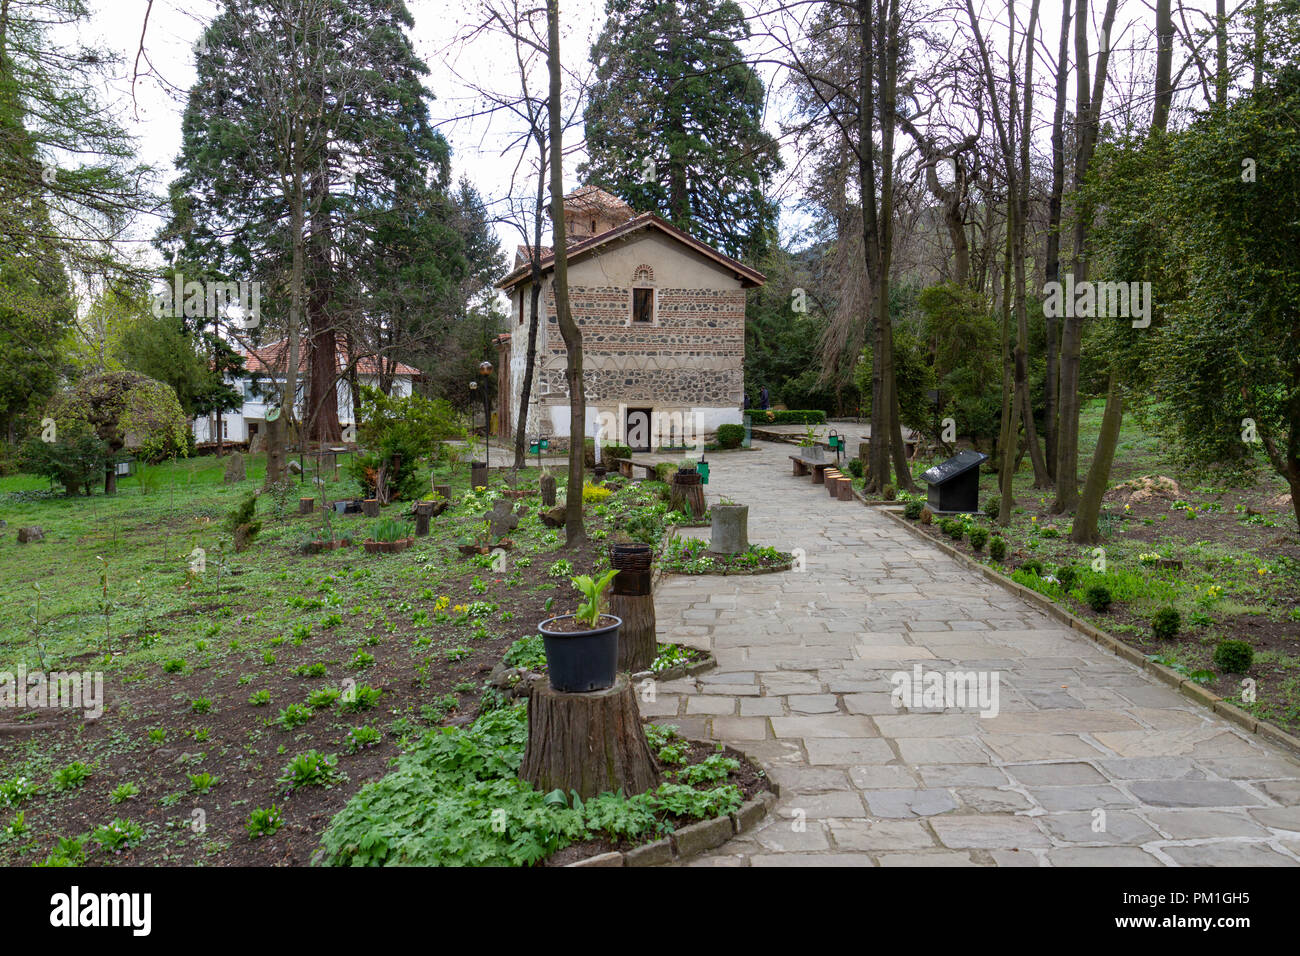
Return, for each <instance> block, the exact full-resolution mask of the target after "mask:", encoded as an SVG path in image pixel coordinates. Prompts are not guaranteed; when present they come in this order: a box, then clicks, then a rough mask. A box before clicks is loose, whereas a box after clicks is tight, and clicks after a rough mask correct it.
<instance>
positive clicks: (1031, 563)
mask: <svg viewBox="0 0 1300 956" xmlns="http://www.w3.org/2000/svg"><path fill="white" fill-rule="evenodd" d="M1018 570H1020V571H1024V572H1026V573H1028V574H1033V575H1037V576H1038V577H1040V578H1041V577H1042V576H1043V562H1042V561H1039V560H1038V559H1036V558H1030V559H1029V560H1028V561H1023V562H1021V564H1020V567H1019V568H1018Z"/></svg>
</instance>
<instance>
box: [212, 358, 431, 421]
mask: <svg viewBox="0 0 1300 956" xmlns="http://www.w3.org/2000/svg"><path fill="white" fill-rule="evenodd" d="M284 352H285V341H284V340H283V339H281V340H280V341H278V342H271V343H270V344H268V345H265V346H262V347H260V348H258V349H249V350H248V351H244V350H240V355H241V356H243V359H244V368H245V369H246V370H247V371H248V373H249V374H248V375H242V376H239V377H237V378H233V377H232V378H227V381H228V382H229V383H230V384H231V385H233V386H234V387H235V388H236V389H237V390H238V391H239V393H240V394H241V395H242V396H243V397H244V404H243V405H242V406H241V407H240V408H239V410H238V411H233V412H226V413H225V414H224V415H222V416H221V426H220V427H221V437H222V440H223V441H227V442H233V443H236V444H242V443H244V442H250V443H251V442H252V440H253V436H254V435H256V434H258V432H260V431H264V430H265V428H266V412H267V409H268V408H274V407H275V406H276V404H277V402H276V398H277V396H279V394H280V391H281V389H283V388H284V378H285V369H286V367H287V362H286V361H285V360H284V358H283V356H284ZM306 353H307V350H306V349H303V350H302V354H301V355H300V356H299V360H298V382H297V388H296V389H295V391H296V392H297V400H296V401H295V403H294V417H295V418H297V419H298V420H299V421H302V420H303V418H304V416H305V415H306V407H305V395H306V379H307V374H308V371H309V369H308V365H307V354H306ZM389 364H390V365H391V366H392V367H391V370H390V374H391V375H392V381H393V384H392V388H391V391H390V394H392V395H394V396H396V397H402V396H405V395H410V394H411V389H412V385H413V383H414V381H415V379H416V378H417V377H418V376H419V375H420V371H419V369H416V368H412V367H411V366H409V365H404V364H402V363H401V362H396V363H389ZM346 367H347V356H346V355H345V354H344V353H342V352H340V353H339V354H338V362H337V369H338V373H339V379H338V384H337V386H336V387H337V391H338V405H339V422H340V423H341V424H342V425H343V426H345V427H346V426H348V425H351V424H355V421H356V417H355V415H354V414H353V402H352V389H351V386H350V385H349V383H348V380H347V378H345V377H344V376H343V370H344V369H345V368H346ZM380 370H381V366H380V360H379V359H376V358H375V357H374V356H364V357H362V358H360V359H358V360H357V365H356V373H357V382H358V384H360V385H368V386H371V387H373V388H378V387H379V378H380ZM253 373H256V374H257V375H258V376H259V382H258V384H257V385H254V383H253V379H252V377H251V376H252V374H253ZM192 427H193V429H194V440H195V441H196V442H197V443H199V444H205V443H214V442H216V434H217V416H216V415H210V416H207V417H205V418H196V419H195V420H194V424H193V426H192Z"/></svg>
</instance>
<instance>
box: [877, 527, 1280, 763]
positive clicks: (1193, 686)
mask: <svg viewBox="0 0 1300 956" xmlns="http://www.w3.org/2000/svg"><path fill="white" fill-rule="evenodd" d="M880 514H883V515H885V516H886V517H888V518H889V519H890V520H892V521H894V522H895V523H897V524H900V525H902V526H903V527H904V528H906V529H907V530H908V532H909V533H911V534H912V535H913V536H915V537H918V538H921V539H923V540H925V541H927V542H929V543H930V544H932V545H935V546H936V547H938V548H939V549H940V550H941V551H943V552H945V553H946V554H948V555H949V556H950V557H953V558H956V559H958V560H959V561H961V562H963V563H964V564H966V565H967V566H968V567H970V568H973V569H975V570H978V571H979V572H980V573H981V574H982V575H984V577H986V578H988V579H989V580H990V581H992V582H994V583H995V584H998V585H1000V586H1001V587H1002V588H1004V589H1005V590H1007V591H1010V592H1011V593H1013V594H1015V595H1016V596H1017V597H1019V598H1021V599H1022V600H1025V601H1027V602H1029V603H1030V604H1034V605H1036V606H1037V607H1038V608H1040V609H1041V610H1043V611H1045V612H1046V613H1047V614H1050V615H1051V616H1052V617H1054V618H1056V619H1057V620H1058V621H1060V622H1061V623H1062V624H1066V625H1068V626H1069V627H1071V628H1073V629H1074V630H1076V631H1078V632H1079V633H1080V634H1083V635H1084V636H1085V637H1087V638H1089V639H1090V640H1092V641H1093V642H1094V643H1096V644H1099V645H1100V646H1102V647H1104V648H1105V649H1106V650H1108V651H1110V652H1111V653H1113V654H1115V655H1117V656H1119V657H1122V658H1123V659H1124V660H1126V661H1129V662H1130V663H1132V664H1136V665H1137V666H1138V667H1141V668H1142V669H1144V670H1146V671H1149V672H1150V673H1151V674H1153V675H1154V676H1155V677H1156V678H1157V679H1158V680H1160V681H1161V682H1162V683H1165V684H1168V685H1169V686H1171V687H1173V688H1174V689H1175V690H1177V691H1178V692H1179V693H1180V694H1182V695H1183V696H1184V697H1187V698H1190V699H1191V700H1194V701H1196V702H1197V703H1200V704H1202V705H1203V706H1206V707H1208V708H1210V709H1211V710H1212V711H1214V712H1215V713H1216V714H1218V715H1219V716H1220V717H1223V718H1224V719H1225V720H1228V721H1230V722H1232V723H1234V724H1236V725H1237V726H1238V727H1241V728H1242V729H1243V730H1246V731H1249V732H1250V733H1253V734H1256V735H1258V736H1260V737H1262V738H1264V739H1265V740H1268V741H1269V742H1270V743H1274V744H1277V745H1279V746H1282V747H1285V748H1287V749H1288V750H1290V751H1292V752H1293V753H1296V754H1300V737H1296V736H1294V735H1293V734H1289V733H1287V732H1286V731H1285V730H1283V729H1282V728H1281V727H1279V726H1277V725H1276V724H1274V723H1272V722H1271V721H1268V720H1261V719H1260V718H1258V717H1256V716H1255V715H1254V714H1251V713H1248V712H1247V711H1244V710H1242V709H1241V708H1240V707H1237V706H1236V705H1234V704H1231V703H1229V702H1228V701H1226V700H1225V699H1224V698H1222V697H1220V696H1219V695H1218V694H1216V693H1214V692H1213V691H1211V690H1207V689H1206V688H1204V687H1202V686H1201V685H1200V684H1198V683H1196V682H1195V681H1193V680H1190V679H1189V678H1187V677H1185V676H1183V675H1182V674H1180V673H1179V672H1178V671H1176V670H1174V669H1173V668H1171V667H1166V666H1165V665H1163V664H1158V663H1156V662H1155V661H1153V660H1150V659H1149V657H1148V655H1147V654H1144V653H1143V652H1142V651H1140V650H1139V649H1138V648H1136V647H1134V646H1133V645H1131V644H1128V643H1126V642H1124V641H1121V640H1120V639H1119V638H1117V637H1115V636H1114V635H1113V634H1109V633H1107V632H1106V631H1103V630H1102V629H1101V628H1099V627H1097V626H1096V625H1095V624H1093V623H1091V622H1090V621H1085V620H1084V619H1083V618H1081V617H1078V616H1077V615H1075V614H1073V613H1071V612H1070V611H1068V610H1066V609H1065V608H1063V607H1061V606H1060V605H1059V604H1057V603H1056V602H1055V601H1053V600H1052V599H1051V598H1049V597H1047V596H1046V595H1044V594H1040V593H1038V592H1037V591H1035V590H1034V589H1033V588H1027V587H1025V586H1024V585H1023V584H1021V583H1019V582H1018V581H1013V580H1012V579H1011V578H1009V577H1007V576H1006V575H1005V574H1000V573H998V572H997V571H995V570H994V569H993V568H990V567H989V566H988V565H986V564H984V563H982V562H980V561H976V560H975V559H974V558H972V557H971V556H970V555H968V554H966V553H965V552H964V551H962V550H960V549H958V548H955V547H953V546H952V545H950V544H948V543H947V542H944V541H940V540H938V539H937V538H933V537H931V536H930V535H928V534H926V533H925V532H924V531H922V530H920V529H919V528H916V527H913V524H912V522H911V521H909V520H908V519H906V518H904V517H903V516H902V515H900V514H899V513H898V511H897V510H894V509H882V510H881V511H880Z"/></svg>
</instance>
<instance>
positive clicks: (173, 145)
mask: <svg viewBox="0 0 1300 956" xmlns="http://www.w3.org/2000/svg"><path fill="white" fill-rule="evenodd" d="M1237 2H1240V0H1237ZM89 3H90V6H91V9H92V11H93V14H94V15H93V17H92V19H91V22H90V23H89V24H88V25H87V26H86V27H85V28H84V29H83V33H84V34H85V35H84V36H83V37H82V39H83V40H85V41H88V42H91V43H95V44H97V45H99V46H102V47H105V48H107V49H109V50H111V51H114V52H116V53H117V54H118V55H119V56H120V57H121V58H122V60H123V62H122V65H121V68H120V69H119V71H118V73H119V76H118V77H117V78H116V79H115V80H113V81H112V85H111V86H110V88H109V89H107V90H106V91H105V93H104V99H105V101H106V102H108V103H109V104H111V105H112V106H113V107H114V108H115V109H116V110H117V111H118V112H119V113H120V116H121V119H122V121H123V123H124V124H125V126H126V128H127V129H128V130H129V131H130V132H131V133H132V134H133V135H135V136H136V137H137V139H138V148H139V154H140V158H141V160H142V161H143V162H146V163H149V164H151V165H153V166H155V167H156V168H157V169H158V170H159V172H160V177H159V182H158V185H159V187H160V188H161V187H162V186H163V185H164V184H165V183H166V182H167V181H168V180H169V179H171V178H172V177H173V175H174V167H173V165H172V164H173V161H174V159H175V157H176V155H177V153H178V151H179V148H180V117H181V111H182V109H183V104H184V94H185V91H186V90H187V89H188V88H189V86H190V84H191V83H192V82H193V79H194V53H193V44H194V43H195V41H196V39H197V38H198V37H199V35H200V33H201V31H202V28H203V26H204V24H206V23H207V22H209V21H210V20H211V19H212V18H213V17H214V16H215V15H216V12H217V10H218V9H219V4H217V3H214V2H211V0H153V3H152V5H150V4H149V3H148V0H89ZM408 5H409V7H410V9H411V12H412V14H413V15H414V17H415V28H414V31H413V34H412V39H413V42H414V44H415V49H416V51H417V53H418V54H419V55H420V56H421V57H422V58H423V59H424V61H425V62H426V63H427V64H428V66H429V69H430V75H429V76H428V78H427V79H426V84H427V86H428V87H429V89H430V90H431V91H432V92H433V94H434V96H435V97H436V99H435V101H434V102H433V103H432V104H431V113H432V115H433V118H434V121H435V122H436V123H438V124H439V128H440V129H442V131H443V133H444V135H446V137H447V138H448V140H449V141H450V143H451V146H452V150H453V166H454V170H455V174H456V176H457V177H459V176H460V175H461V174H462V173H464V174H466V175H468V176H469V178H470V179H471V180H472V181H473V182H474V184H475V185H476V186H477V187H478V189H479V191H480V192H481V193H482V194H483V195H484V196H485V198H487V199H488V200H489V201H492V200H500V199H502V198H503V197H504V196H505V195H506V194H507V193H508V192H509V190H510V185H511V179H512V176H513V175H515V174H516V172H517V171H518V164H519V151H518V149H510V148H509V144H510V142H511V141H512V140H513V139H515V138H516V137H517V136H518V134H519V129H518V125H517V123H516V124H512V123H511V122H509V121H508V120H506V119H504V118H502V117H498V118H496V119H493V120H491V121H485V120H481V119H480V120H475V121H469V120H458V119H457V118H458V117H462V116H465V115H466V114H468V113H470V112H473V111H474V109H475V106H476V102H477V98H476V97H475V95H474V93H473V89H472V87H474V86H480V87H485V88H489V89H499V90H502V91H514V90H517V89H518V77H517V74H516V72H515V70H514V56H513V49H512V47H511V46H510V44H509V43H508V42H507V41H506V40H505V39H504V38H502V37H500V36H499V35H495V34H492V33H479V34H477V35H476V36H475V38H474V40H473V42H471V43H466V42H464V38H465V37H466V36H467V35H468V34H469V33H470V32H471V31H472V30H473V28H474V27H475V26H476V25H477V24H478V23H479V21H480V20H481V18H482V14H481V8H480V4H479V2H478V0H408ZM539 5H540V4H539ZM1094 5H1095V4H1094ZM1199 5H1209V6H1210V7H1211V8H1212V2H1211V0H1201V3H1200V4H1199ZM1028 6H1029V4H1028V0H1020V2H1019V3H1017V5H1016V9H1017V15H1018V16H1025V15H1026V13H1027V9H1028ZM1231 6H1232V7H1235V6H1236V4H1235V3H1232V4H1231ZM603 7H604V0H562V4H561V13H562V23H563V30H564V32H563V36H562V55H563V59H564V62H565V65H566V68H567V69H568V70H570V71H572V72H573V73H574V74H576V75H585V74H587V72H588V71H589V64H588V62H587V56H588V53H589V51H590V47H591V44H592V42H593V41H594V39H595V38H596V36H597V34H598V33H599V31H600V28H601V26H602V24H603V21H604V17H603ZM976 8H977V10H981V11H982V10H985V9H987V15H988V16H989V18H990V19H992V17H993V16H994V15H997V16H1000V17H1005V14H1006V4H1005V3H1004V2H1003V0H996V2H989V3H987V4H981V3H977V4H976ZM147 9H148V11H149V13H148V23H147V27H146V25H145V16H146V10H147ZM1150 10H1151V6H1150V5H1149V4H1148V3H1147V2H1146V0H1124V2H1123V3H1121V6H1120V15H1119V17H1118V18H1117V23H1116V31H1115V32H1116V39H1115V42H1116V45H1117V46H1119V47H1121V48H1124V47H1125V46H1126V45H1127V44H1129V43H1132V42H1134V40H1135V39H1137V40H1144V39H1145V36H1146V35H1147V34H1148V33H1149V30H1150V26H1149V24H1150V23H1151V22H1152V14H1151V12H1150ZM1060 16H1061V5H1060V0H1043V3H1042V8H1041V12H1040V17H1041V25H1040V45H1039V51H1040V53H1039V63H1038V71H1037V72H1038V75H1039V78H1040V80H1041V79H1042V77H1043V76H1044V75H1045V71H1046V69H1047V68H1048V67H1049V65H1050V62H1049V61H1052V60H1054V59H1055V46H1056V34H1057V30H1058V29H1059V24H1060ZM142 32H143V35H144V41H143V47H144V53H145V57H144V58H142V59H141V60H140V63H139V71H140V72H141V73H143V74H145V75H143V76H141V77H140V78H139V79H138V80H137V81H136V82H135V83H134V90H133V89H132V83H131V77H132V75H133V74H134V73H135V65H136V56H137V50H138V48H139V47H140V45H141V34H142ZM954 32H956V28H954ZM965 32H966V31H962V33H963V34H964V33H965ZM1091 34H1092V36H1093V37H1094V39H1093V40H1092V43H1091V45H1092V47H1093V49H1094V50H1095V48H1096V41H1095V36H1096V29H1095V28H1094V30H1093V31H1091ZM989 42H990V44H991V45H993V46H994V47H995V48H1000V47H999V45H998V38H997V31H996V30H991V31H990V37H989ZM1004 46H1005V42H1002V44H1001V47H1004ZM759 49H760V46H759V44H758V43H757V42H756V43H755V44H754V45H753V46H752V49H751V51H747V52H751V53H752V52H755V51H757V50H759ZM151 68H152V71H151ZM1175 68H1176V67H1175ZM1124 69H1125V68H1124V67H1123V66H1121V67H1119V71H1120V76H1119V78H1118V79H1117V81H1118V82H1122V81H1123V70H1124ZM1139 69H1140V67H1139ZM1128 71H1129V74H1130V75H1134V76H1136V74H1135V73H1134V71H1133V69H1132V67H1131V66H1130V67H1129V68H1128ZM762 73H763V76H764V79H765V80H766V81H767V82H768V84H769V86H770V87H773V90H771V93H772V95H771V97H770V99H769V106H768V115H767V116H766V117H765V122H766V124H767V126H768V128H769V129H770V130H771V131H772V132H773V133H776V132H777V131H778V130H777V127H778V120H779V116H780V114H781V112H782V105H783V100H782V97H781V94H780V83H779V79H780V77H779V76H778V75H777V74H775V73H774V72H773V70H772V68H767V67H764V68H763V69H762ZM774 81H778V82H774ZM1138 82H1141V83H1145V84H1147V85H1149V83H1150V80H1149V79H1145V78H1140V79H1138ZM1039 112H1040V113H1041V114H1044V115H1050V108H1048V107H1046V106H1045V105H1043V104H1040V109H1039ZM580 138H581V137H580V135H579V132H578V131H576V130H575V131H573V132H572V133H570V134H569V142H571V143H576V142H578V141H579V140H580ZM783 153H784V155H785V158H786V163H787V167H788V168H789V169H791V170H797V169H798V167H799V165H800V158H799V157H798V156H797V155H795V154H794V152H793V149H792V147H790V146H789V145H784V146H783ZM580 159H581V156H571V157H570V158H569V159H568V160H566V167H565V174H566V175H565V183H566V188H573V187H574V186H576V185H578V183H577V181H576V179H575V176H574V170H575V169H576V168H577V166H578V163H579V161H580ZM779 185H780V190H779V194H780V198H781V199H782V202H783V215H782V227H783V234H784V235H785V237H786V238H787V239H790V238H795V237H796V235H797V233H798V232H799V226H800V223H801V221H802V220H801V217H800V216H798V215H797V213H796V212H795V210H794V205H793V203H794V201H795V200H797V198H798V196H797V193H798V190H797V183H791V182H784V181H783V182H782V183H781V184H779ZM156 226H157V223H156V222H142V223H140V224H139V227H138V235H139V236H140V237H141V238H146V237H148V236H149V235H151V234H152V233H153V230H154V229H155V228H156ZM498 232H499V235H500V236H501V239H502V241H503V243H504V245H505V246H506V248H507V249H513V248H514V246H515V244H516V243H517V242H518V235H517V233H516V232H514V230H512V229H510V228H509V227H507V226H504V225H503V226H501V227H500V228H499V230H498Z"/></svg>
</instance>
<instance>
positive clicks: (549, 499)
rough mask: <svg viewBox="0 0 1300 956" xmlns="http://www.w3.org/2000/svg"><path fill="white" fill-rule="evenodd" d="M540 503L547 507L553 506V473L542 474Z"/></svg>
mask: <svg viewBox="0 0 1300 956" xmlns="http://www.w3.org/2000/svg"><path fill="white" fill-rule="evenodd" d="M542 505H543V506H544V507H547V508H554V507H555V476H554V475H542Z"/></svg>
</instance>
